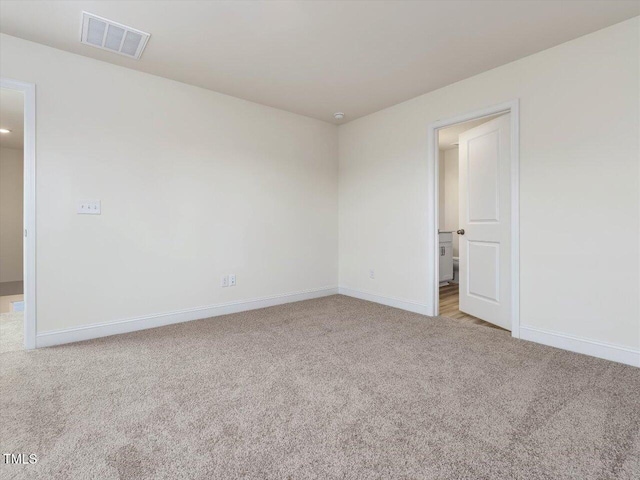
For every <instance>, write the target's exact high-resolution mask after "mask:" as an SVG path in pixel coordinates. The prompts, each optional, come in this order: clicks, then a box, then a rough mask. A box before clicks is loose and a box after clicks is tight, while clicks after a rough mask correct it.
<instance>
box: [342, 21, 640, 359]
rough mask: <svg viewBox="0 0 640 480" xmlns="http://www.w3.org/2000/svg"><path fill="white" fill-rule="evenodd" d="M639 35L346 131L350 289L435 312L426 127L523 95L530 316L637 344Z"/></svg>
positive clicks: (603, 35) (511, 69)
mask: <svg viewBox="0 0 640 480" xmlns="http://www.w3.org/2000/svg"><path fill="white" fill-rule="evenodd" d="M639 33H640V32H639V20H638V18H634V19H631V20H629V21H626V22H623V23H621V24H618V25H615V26H612V27H610V28H607V29H604V30H601V31H598V32H595V33H593V34H590V35H587V36H584V37H581V38H578V39H576V40H574V41H571V42H569V43H565V44H563V45H560V46H557V47H555V48H552V49H550V50H547V51H544V52H541V53H538V54H535V55H532V56H530V57H527V58H524V59H521V60H519V61H516V62H513V63H511V64H508V65H505V66H502V67H499V68H496V69H494V70H491V71H488V72H485V73H483V74H481V75H477V76H475V77H472V78H469V79H466V80H463V81H461V82H458V83H456V84H453V85H450V86H448V87H445V88H442V89H440V90H437V91H434V92H431V93H428V94H426V95H422V96H420V97H417V98H415V99H413V100H410V101H407V102H404V103H402V104H399V105H396V106H394V107H391V108H388V109H386V110H382V111H380V112H377V113H375V114H372V115H369V116H367V117H363V118H360V119H358V120H355V121H353V122H350V123H348V124H346V125H343V126H341V127H340V175H341V176H340V284H341V286H344V287H345V288H351V289H353V290H356V291H359V292H368V293H370V294H374V295H378V296H379V298H382V297H384V298H395V299H399V300H403V301H406V302H411V304H412V305H414V306H415V305H417V306H421V308H423V309H424V310H425V311H430V310H431V308H432V307H433V305H432V300H431V298H430V297H429V292H430V291H431V288H433V286H432V285H430V282H432V278H433V277H432V275H431V273H430V270H429V266H430V265H431V264H432V260H431V257H432V255H431V253H430V252H431V251H433V250H432V248H435V246H434V245H432V238H433V235H434V232H433V224H432V223H431V222H430V219H429V217H428V216H427V212H428V208H429V198H430V195H431V193H430V192H429V191H428V189H427V186H428V185H429V182H428V181H427V161H426V159H427V153H426V152H427V126H428V124H429V123H430V122H434V121H436V120H439V119H445V118H451V117H454V116H456V115H459V114H463V113H466V112H470V111H473V110H476V109H479V108H483V107H486V106H490V105H495V104H499V103H502V102H505V101H509V100H512V99H515V98H519V99H520V108H521V111H520V128H521V136H520V161H521V164H520V169H521V171H520V174H521V176H520V222H521V227H520V235H521V237H520V238H521V240H520V241H521V245H520V254H521V256H520V288H521V289H520V303H521V305H520V318H521V324H522V325H523V326H530V327H534V328H537V329H541V330H545V331H553V332H560V333H563V334H565V335H570V336H575V337H579V338H581V339H590V340H593V341H596V342H603V343H611V344H614V345H618V346H624V347H628V348H631V349H637V348H638V347H639V345H640V306H639V295H638V293H639V292H640V282H639V268H638V266H639V264H640V259H639V257H640V255H639V247H640V233H639V227H640V225H639V219H640V211H639V209H640V202H639V193H638V192H639V190H640V189H639V181H640V172H639V165H640V162H639V145H638V132H639V127H640V124H639V123H640V122H639V118H638V117H639V109H638V105H639V102H640V99H639V93H638V92H639V88H638V87H639V84H640V78H639V75H638V73H639V58H640V52H639V45H638V43H639V42H638V37H639ZM371 268H375V270H376V278H375V280H371V279H369V278H368V275H367V272H368V270H369V269H371Z"/></svg>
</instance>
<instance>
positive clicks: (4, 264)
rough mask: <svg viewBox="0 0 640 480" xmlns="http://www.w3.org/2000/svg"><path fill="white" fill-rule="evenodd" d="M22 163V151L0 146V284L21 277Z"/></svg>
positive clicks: (17, 279)
mask: <svg viewBox="0 0 640 480" xmlns="http://www.w3.org/2000/svg"><path fill="white" fill-rule="evenodd" d="M23 165H24V161H23V153H22V150H15V149H13V148H0V283H1V282H16V281H21V280H22V277H23V270H22V238H23V236H22V195H23V190H24V180H23V176H24V167H23Z"/></svg>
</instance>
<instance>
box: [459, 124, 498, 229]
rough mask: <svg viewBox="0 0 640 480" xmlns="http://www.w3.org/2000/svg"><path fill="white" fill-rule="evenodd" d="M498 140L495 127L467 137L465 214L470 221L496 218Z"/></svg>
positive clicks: (488, 220)
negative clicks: (466, 212)
mask: <svg viewBox="0 0 640 480" xmlns="http://www.w3.org/2000/svg"><path fill="white" fill-rule="evenodd" d="M498 141H499V134H498V131H493V132H490V133H488V134H487V135H483V136H481V137H477V138H471V139H470V140H469V143H468V149H469V155H468V156H467V159H466V161H467V171H468V180H469V185H468V197H467V211H468V214H467V217H468V218H469V221H470V222H497V221H499V220H498V217H499V212H500V206H499V188H498V185H499V183H500V179H499V175H498V170H499V168H498V167H499V165H498ZM471 159H472V161H471Z"/></svg>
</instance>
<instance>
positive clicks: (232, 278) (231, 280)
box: [229, 273, 236, 287]
mask: <svg viewBox="0 0 640 480" xmlns="http://www.w3.org/2000/svg"><path fill="white" fill-rule="evenodd" d="M229 286H230V287H235V286H236V274H235V273H230V274H229Z"/></svg>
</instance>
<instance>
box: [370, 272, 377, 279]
mask: <svg viewBox="0 0 640 480" xmlns="http://www.w3.org/2000/svg"><path fill="white" fill-rule="evenodd" d="M369 278H370V279H372V280H373V279H374V278H376V271H375V270H369Z"/></svg>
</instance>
